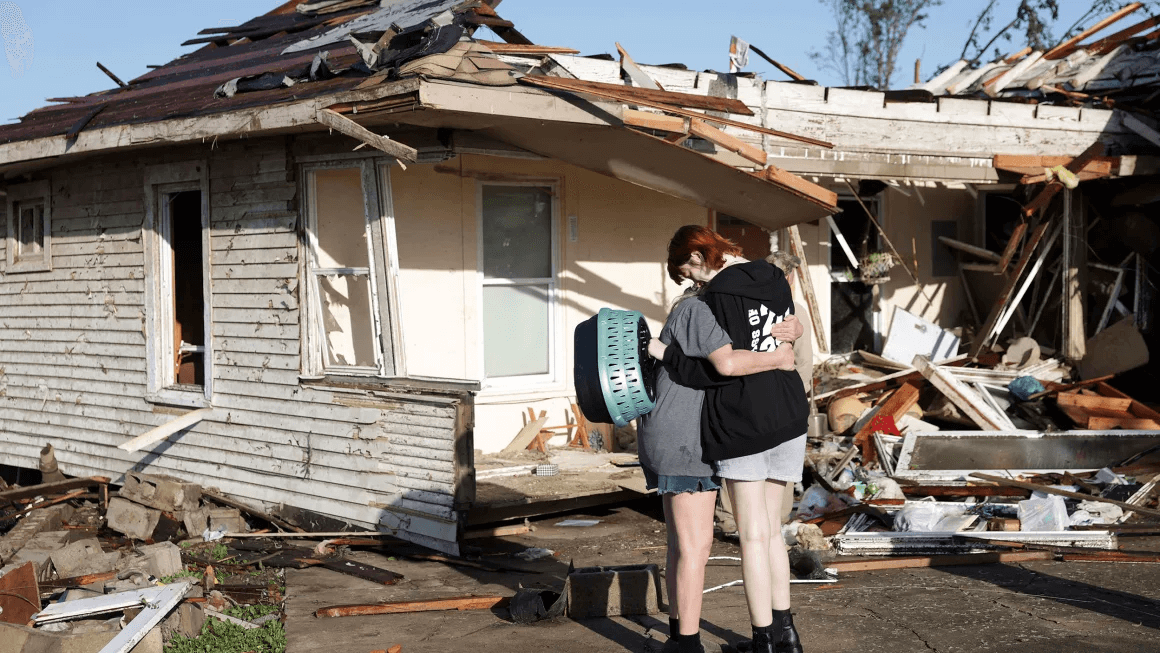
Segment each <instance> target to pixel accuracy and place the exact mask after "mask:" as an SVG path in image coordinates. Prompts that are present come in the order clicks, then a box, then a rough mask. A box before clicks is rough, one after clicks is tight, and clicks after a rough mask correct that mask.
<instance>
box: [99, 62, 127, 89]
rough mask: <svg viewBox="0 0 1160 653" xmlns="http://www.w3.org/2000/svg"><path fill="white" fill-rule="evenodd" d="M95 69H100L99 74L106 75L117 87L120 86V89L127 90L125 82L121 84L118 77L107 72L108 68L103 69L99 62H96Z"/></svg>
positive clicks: (109, 71) (111, 72)
mask: <svg viewBox="0 0 1160 653" xmlns="http://www.w3.org/2000/svg"><path fill="white" fill-rule="evenodd" d="M97 68H100V69H101V72H103V73H105V74H106V75H108V76H109V79H111V80H113V81H114V82H116V83H117V86H120V87H121V88H129V85H128V84H126V83H125V82H122V81H121V78H120V77H117V76H116V75H114V74H113V71H111V70H109V69H108V68H105V67H104V66H103V65H102V64H101V62H99V61H98V62H97Z"/></svg>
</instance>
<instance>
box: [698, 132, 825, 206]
mask: <svg viewBox="0 0 1160 653" xmlns="http://www.w3.org/2000/svg"><path fill="white" fill-rule="evenodd" d="M689 132H690V133H692V135H693V136H696V137H698V138H703V139H705V140H707V141H709V142H711V143H713V144H715V145H720V146H721V147H723V148H725V149H727V150H729V151H730V152H734V153H736V154H738V155H740V156H741V157H743V158H745V159H748V160H750V161H752V162H754V163H756V164H757V165H759V166H761V167H763V168H764V167H765V165H766V164H767V163H769V155H768V154H766V152H765V150H763V149H761V148H760V147H757V146H756V145H750V144H749V143H746V142H745V141H743V140H741V139H739V138H737V137H735V136H730V135H729V134H726V133H725V132H724V131H721V130H720V129H717V128H716V127H714V126H712V125H709V124H707V123H706V122H705V121H704V120H700V119H698V118H691V119H690V120H689ZM794 176H795V177H797V175H794ZM798 178H799V179H800V177H798ZM803 181H805V180H803ZM807 183H808V182H807ZM818 188H820V186H819V187H818ZM836 202H837V196H836V195H835V198H834V203H836Z"/></svg>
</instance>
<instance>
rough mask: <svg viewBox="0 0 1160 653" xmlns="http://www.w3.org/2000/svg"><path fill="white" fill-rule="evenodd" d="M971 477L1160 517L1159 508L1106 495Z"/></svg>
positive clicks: (993, 477)
mask: <svg viewBox="0 0 1160 653" xmlns="http://www.w3.org/2000/svg"><path fill="white" fill-rule="evenodd" d="M971 476H972V477H974V478H977V479H981V480H984V481H990V482H992V483H998V484H999V485H1008V486H1011V487H1017V488H1022V489H1024V490H1031V491H1032V492H1043V493H1044V494H1055V495H1058V496H1061V497H1066V498H1068V499H1076V500H1078V501H1096V502H1099V503H1107V504H1111V505H1113V506H1119V507H1121V508H1123V509H1124V510H1134V511H1136V512H1138V513H1140V514H1141V515H1148V516H1149V517H1160V510H1155V509H1153V508H1143V507H1141V506H1137V505H1135V504H1131V503H1128V502H1127V501H1117V500H1116V499H1109V498H1107V497H1100V496H1095V495H1092V494H1081V493H1079V492H1072V491H1070V490H1061V489H1059V488H1056V487H1051V486H1050V485H1041V484H1039V483H1028V482H1026V481H1017V480H1015V479H1011V478H1003V477H1002V476H992V475H991V474H983V473H981V472H975V473H973V474H971Z"/></svg>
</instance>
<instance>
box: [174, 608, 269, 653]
mask: <svg viewBox="0 0 1160 653" xmlns="http://www.w3.org/2000/svg"><path fill="white" fill-rule="evenodd" d="M278 611H279V608H278V606H276V605H244V606H238V607H235V608H229V609H228V610H226V611H225V613H226V614H228V615H229V616H231V617H237V618H238V619H244V620H246V621H252V620H254V619H257V618H258V617H261V616H264V615H267V614H270V613H273V612H278ZM247 652H253V653H286V629H285V628H283V627H282V622H281V621H279V620H277V619H272V620H270V621H268V622H266V623H264V624H262V627H261V628H255V629H247V628H242V627H241V626H237V625H234V624H231V623H227V622H224V621H219V620H217V619H214V618H212V617H210V618H207V619H206V621H205V626H203V627H202V629H201V634H199V635H198V636H197V637H194V638H189V637H185V636H182V635H176V636H175V637H174V638H173V639H172V640H170V642H169V643H168V644H166V645H165V653H247Z"/></svg>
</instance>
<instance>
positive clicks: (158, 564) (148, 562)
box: [138, 542, 185, 578]
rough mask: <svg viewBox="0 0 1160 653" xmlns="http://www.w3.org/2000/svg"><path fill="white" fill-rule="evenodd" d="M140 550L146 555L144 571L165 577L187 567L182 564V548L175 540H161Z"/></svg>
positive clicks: (158, 576)
mask: <svg viewBox="0 0 1160 653" xmlns="http://www.w3.org/2000/svg"><path fill="white" fill-rule="evenodd" d="M138 551H139V552H140V553H141V554H142V555H143V556H144V557H145V559H144V571H147V572H148V573H149V574H151V575H153V576H156V577H157V578H165V577H166V576H172V575H174V574H176V573H179V572H181V571H183V570H184V569H185V566H184V565H182V564H181V548H180V547H178V546H177V545H176V544H174V543H173V542H160V543H158V544H150V545H148V546H143V547H141V548H139V549H138Z"/></svg>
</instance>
